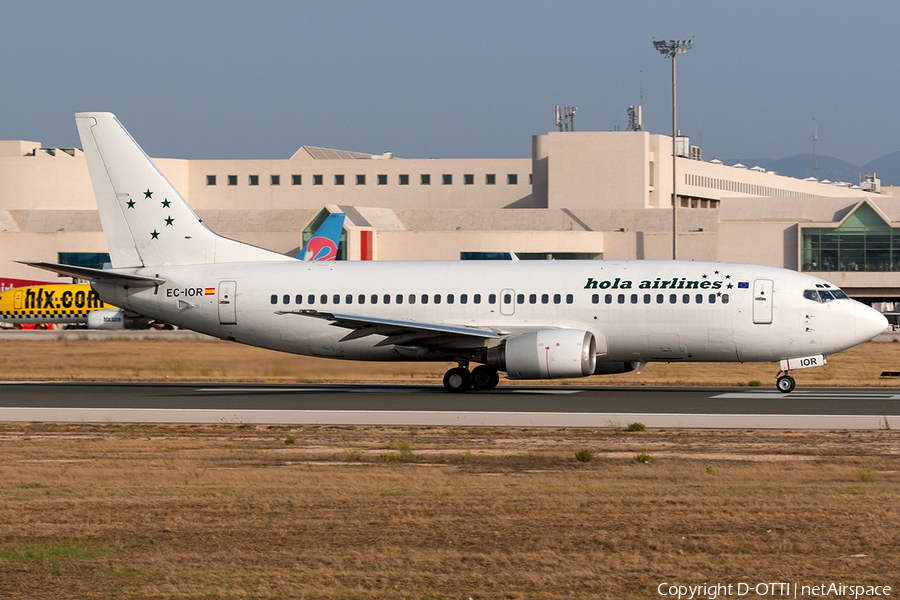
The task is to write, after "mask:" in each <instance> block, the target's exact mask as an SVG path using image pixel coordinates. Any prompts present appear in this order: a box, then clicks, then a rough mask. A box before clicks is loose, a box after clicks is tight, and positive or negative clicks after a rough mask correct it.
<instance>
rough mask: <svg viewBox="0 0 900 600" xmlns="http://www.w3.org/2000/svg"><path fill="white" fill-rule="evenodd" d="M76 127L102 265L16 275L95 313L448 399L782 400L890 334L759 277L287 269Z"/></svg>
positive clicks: (82, 123) (536, 269)
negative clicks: (769, 381)
mask: <svg viewBox="0 0 900 600" xmlns="http://www.w3.org/2000/svg"><path fill="white" fill-rule="evenodd" d="M75 120H76V124H77V127H78V132H79V135H80V137H81V141H82V145H83V147H84V154H85V157H86V159H87V164H88V169H89V172H90V177H91V183H92V185H93V188H94V195H95V196H96V200H97V206H98V209H99V212H100V218H101V222H102V226H103V231H104V235H105V237H106V240H107V244H108V247H109V252H110V258H111V261H112V268H111V269H108V270H106V269H104V270H100V269H90V268H84V267H74V266H68V265H60V264H55V263H47V262H38V261H21V262H23V263H24V264H29V265H32V266H35V267H38V268H43V269H47V270H50V271H54V272H56V273H62V274H64V275H70V276H73V277H81V278H86V279H90V280H91V286H92V287H93V289H94V290H96V292H97V293H98V294H99V295H100V298H102V299H103V301H105V302H109V303H112V304H114V305H116V306H121V307H123V308H125V309H127V310H132V311H135V312H137V313H140V314H143V315H147V316H150V317H153V318H155V319H158V320H161V321H165V322H168V323H173V324H176V325H178V326H179V327H182V328H186V329H192V330H195V331H198V332H201V333H205V334H208V335H211V336H215V337H218V338H221V339H223V340H232V341H236V342H240V343H243V344H249V345H253V346H259V347H263V348H270V349H274V350H280V351H284V352H292V353H296V354H305V355H313V356H325V357H332V358H342V359H348V360H372V361H446V362H451V363H453V362H455V363H456V364H457V366H456V367H453V368H451V369H449V370H448V371H447V372H446V373H445V375H444V378H443V383H444V387H445V388H446V389H447V390H448V391H450V392H465V391H467V390H469V389H471V388H475V389H477V390H489V389H493V388H495V387H496V386H497V385H498V383H499V381H500V375H499V374H500V372H505V373H506V376H507V378H508V379H523V380H529V379H532V380H542V379H558V378H577V377H587V376H590V375H595V374H596V375H602V374H611V373H625V372H630V371H634V370H636V369H637V370H638V372H640V370H641V369H643V367H644V366H645V365H646V364H647V363H648V362H651V361H665V362H690V361H715V362H779V361H780V365H779V366H780V370H779V372H778V374H777V375H776V377H777V380H776V387H777V389H778V390H779V391H781V392H785V393H786V392H790V391H792V390H793V389H794V387H795V381H794V378H793V377H792V376H791V372H792V371H794V370H796V369H801V368H807V367H813V366H821V365H824V364H825V363H826V356H827V355H829V354H833V353H835V352H840V351H841V350H845V349H847V348H850V347H852V346H855V345H856V344H859V343H862V342H864V341H867V340H869V339H871V338H873V337H874V336H876V335H878V334H879V333H881V332H882V331H884V330H885V328H886V327H887V320H886V319H885V317H884V316H883V315H881V313H879V312H878V311H875V310H873V309H872V308H870V307H868V306H866V305H864V304H862V303H860V302H857V301H855V300H852V299H850V298H848V297H847V295H846V294H845V293H844V292H843V291H842V290H840V289H839V288H838V287H836V286H834V285H832V284H831V283H829V282H827V281H825V280H823V279H819V278H817V277H814V276H812V275H808V274H806V273H798V272H795V271H789V270H786V269H781V268H776V267H768V266H759V265H748V264H731V263H718V262H694V261H669V260H664V261H657V260H605V261H602V260H593V261H577V260H575V261H566V260H557V261H524V260H522V261H471V262H469V261H396V262H394V261H384V262H377V261H376V262H370V261H338V262H331V261H328V262H303V261H299V260H297V259H296V258H292V257H289V256H285V255H282V254H278V253H276V252H272V251H269V250H265V249H262V248H258V247H255V246H251V245H248V244H244V243H241V242H237V241H235V240H231V239H228V238H225V237H222V236H220V235H217V234H216V233H214V232H213V231H212V230H210V229H209V228H207V226H206V225H205V224H204V223H203V222H202V221H201V220H200V219H199V217H197V215H196V214H195V213H194V212H193V210H192V209H191V208H190V207H189V206H188V204H187V203H186V202H185V201H184V200H183V198H182V197H181V196H180V195H179V193H178V192H177V191H176V189H175V188H174V187H173V186H172V184H171V183H170V182H169V181H168V180H167V179H166V178H165V177H164V176H163V175H162V173H161V172H160V171H159V169H157V167H156V166H155V165H154V163H153V162H152V160H151V159H150V158H149V157H148V156H147V155H146V154H145V153H144V152H143V150H142V149H141V148H140V146H138V144H137V142H135V141H134V139H133V138H132V137H131V136H130V135H129V133H128V132H127V131H126V130H125V128H124V127H123V126H122V125H121V124H120V123H119V121H118V120H117V119H116V117H115V116H114V115H112V114H110V113H79V114H76V119H75ZM472 363H479V364H478V366H476V367H475V368H473V369H472V370H471V371H470V370H469V365H470V364H472Z"/></svg>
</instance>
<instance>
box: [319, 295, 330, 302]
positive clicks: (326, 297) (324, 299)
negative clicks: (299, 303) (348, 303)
mask: <svg viewBox="0 0 900 600" xmlns="http://www.w3.org/2000/svg"><path fill="white" fill-rule="evenodd" d="M319 304H328V295H327V294H322V295H321V296H319Z"/></svg>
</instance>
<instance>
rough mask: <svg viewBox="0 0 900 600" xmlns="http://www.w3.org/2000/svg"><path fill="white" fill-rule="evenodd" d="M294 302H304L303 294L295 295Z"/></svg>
mask: <svg viewBox="0 0 900 600" xmlns="http://www.w3.org/2000/svg"><path fill="white" fill-rule="evenodd" d="M294 304H303V294H297V295H296V296H294Z"/></svg>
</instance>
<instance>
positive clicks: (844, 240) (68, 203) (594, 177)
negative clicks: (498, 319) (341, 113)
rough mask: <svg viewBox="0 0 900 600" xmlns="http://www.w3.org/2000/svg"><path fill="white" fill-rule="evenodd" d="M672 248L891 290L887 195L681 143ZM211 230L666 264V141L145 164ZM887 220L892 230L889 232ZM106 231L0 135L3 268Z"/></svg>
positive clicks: (85, 206)
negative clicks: (335, 232)
mask: <svg viewBox="0 0 900 600" xmlns="http://www.w3.org/2000/svg"><path fill="white" fill-rule="evenodd" d="M678 147H679V150H678V156H677V157H676V159H675V160H676V163H677V166H676V174H677V180H676V183H677V185H676V190H677V238H676V246H677V253H678V258H679V259H683V260H711V261H728V262H749V263H758V264H765V265H772V266H778V267H785V268H789V269H795V270H801V271H809V272H814V273H815V274H816V275H818V276H820V277H822V278H824V279H826V280H829V281H831V282H833V283H835V284H837V285H839V286H841V287H842V288H844V289H845V290H846V291H847V293H848V294H850V295H851V296H853V297H855V298H857V299H860V300H862V301H864V302H873V301H891V302H892V301H895V300H897V301H900V197H898V198H895V197H894V196H893V190H891V189H888V188H884V189H882V188H881V187H880V184H879V182H878V180H877V178H876V177H874V175H871V176H868V177H865V178H862V179H863V181H862V182H830V181H816V180H815V179H812V178H810V179H806V180H800V179H795V178H791V177H784V176H781V175H778V174H777V173H775V172H773V171H767V170H766V169H765V168H764V166H758V165H749V166H747V165H741V164H736V165H726V164H722V163H721V162H720V161H716V160H711V161H707V160H703V159H702V157H701V152H700V149H699V148H697V147H696V146H690V143H689V140H687V139H686V138H679V140H678ZM155 161H156V163H157V165H158V166H159V168H160V169H161V170H162V171H163V173H164V174H165V175H166V176H167V177H168V178H169V180H170V181H171V182H172V183H173V184H174V186H175V187H176V188H177V189H178V190H179V191H180V192H181V193H182V195H183V196H184V198H185V200H187V202H188V203H189V204H190V205H191V207H192V208H193V209H194V211H195V212H196V213H197V214H198V215H199V217H200V218H201V219H202V220H203V221H204V222H205V223H206V224H207V225H208V226H209V227H210V228H211V229H213V230H214V231H216V232H218V233H220V234H222V235H225V236H228V237H231V238H235V239H238V240H241V241H245V242H248V243H251V244H255V245H257V246H262V247H265V248H270V249H272V250H276V251H278V252H284V253H294V254H296V252H298V251H299V249H300V248H301V247H302V246H303V244H304V242H305V241H306V239H308V237H309V236H310V234H311V232H312V231H314V230H315V229H316V228H317V226H318V224H319V223H320V222H321V221H322V220H323V219H324V218H325V216H327V214H328V213H330V212H344V213H346V215H347V218H346V220H345V225H344V234H343V236H342V244H341V250H340V252H341V256H342V258H344V259H347V260H407V259H418V260H422V259H425V260H460V259H463V260H476V259H490V258H507V257H508V253H509V252H515V253H517V255H518V256H519V257H520V258H522V259H554V258H560V259H562V258H575V259H588V260H591V259H600V258H604V259H611V260H628V259H670V258H671V257H672V212H673V211H672V138H671V137H669V136H664V135H655V134H650V133H648V132H644V131H619V132H551V133H548V134H544V135H536V136H534V137H533V139H532V151H531V158H530V159H406V158H398V157H394V156H392V155H391V154H390V153H386V154H383V155H372V154H365V153H361V152H349V151H343V150H332V149H327V148H316V147H309V146H303V147H301V148H300V149H299V150H298V151H297V152H296V153H295V154H294V155H293V156H291V157H290V158H287V159H271V160H182V159H171V158H165V159H155ZM895 231H896V233H895ZM105 253H106V242H105V240H104V237H103V232H102V230H101V227H100V218H99V215H98V213H97V208H96V205H95V203H94V197H93V191H92V189H91V183H90V178H89V175H88V170H87V164H86V162H85V158H84V155H83V153H82V152H81V150H79V149H76V148H47V147H43V146H42V144H40V143H38V142H27V141H21V140H15V141H0V256H2V257H3V258H4V259H5V260H4V262H3V270H2V271H0V277H9V278H20V279H32V280H44V281H46V280H48V277H50V276H48V275H47V274H46V273H45V272H41V271H37V270H35V269H32V268H29V267H25V266H23V265H20V264H18V263H15V262H13V261H16V260H42V261H51V262H63V263H70V264H83V265H87V266H99V264H100V263H102V262H103V261H104V260H105Z"/></svg>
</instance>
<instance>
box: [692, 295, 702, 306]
mask: <svg viewBox="0 0 900 600" xmlns="http://www.w3.org/2000/svg"><path fill="white" fill-rule="evenodd" d="M694 300H696V301H697V304H703V294H697V295H696V296H694Z"/></svg>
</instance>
